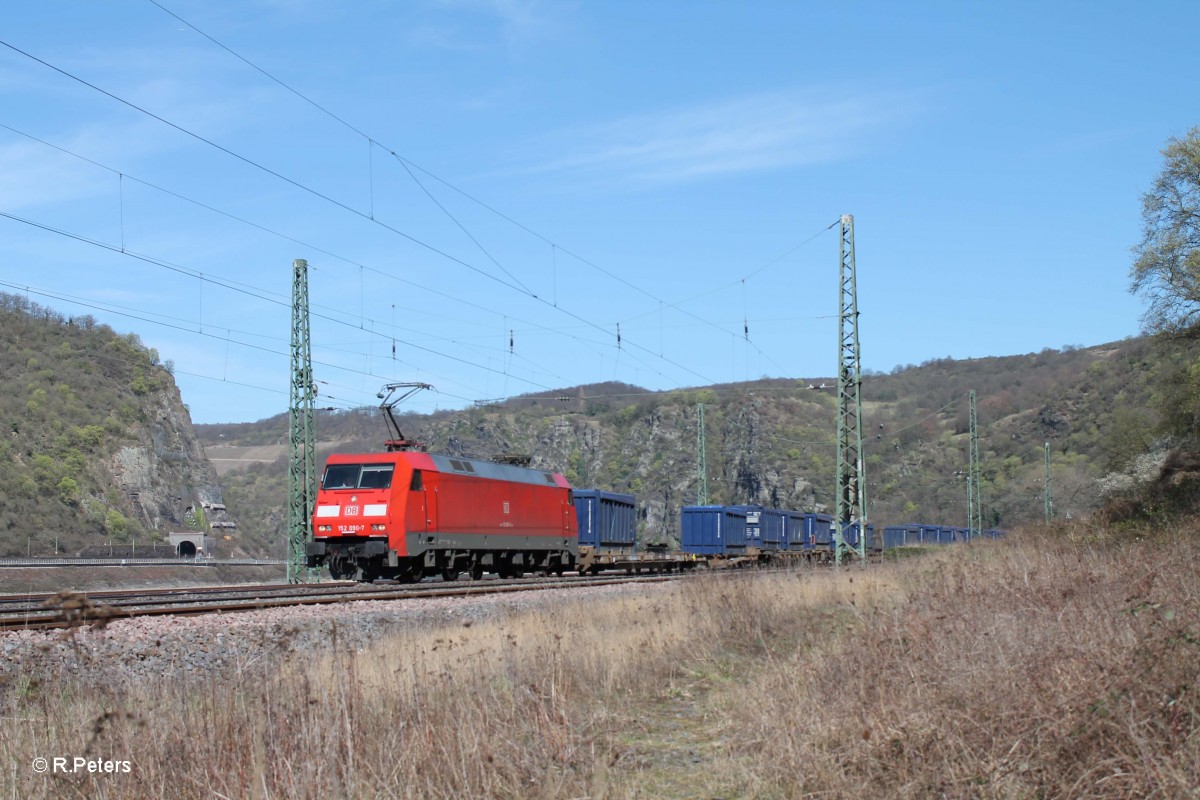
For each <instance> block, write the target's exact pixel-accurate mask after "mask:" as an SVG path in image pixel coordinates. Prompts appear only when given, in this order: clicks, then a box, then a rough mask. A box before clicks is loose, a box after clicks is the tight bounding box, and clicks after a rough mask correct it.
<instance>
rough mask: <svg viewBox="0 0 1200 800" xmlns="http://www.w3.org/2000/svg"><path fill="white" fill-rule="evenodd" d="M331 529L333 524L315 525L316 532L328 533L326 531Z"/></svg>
mask: <svg viewBox="0 0 1200 800" xmlns="http://www.w3.org/2000/svg"><path fill="white" fill-rule="evenodd" d="M331 530H333V526H332V525H318V526H317V532H318V533H328V532H329V531H331Z"/></svg>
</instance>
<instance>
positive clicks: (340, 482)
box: [321, 464, 395, 489]
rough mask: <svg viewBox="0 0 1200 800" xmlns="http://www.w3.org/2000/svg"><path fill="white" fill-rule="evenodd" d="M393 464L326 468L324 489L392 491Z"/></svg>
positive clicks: (322, 486) (344, 465)
mask: <svg viewBox="0 0 1200 800" xmlns="http://www.w3.org/2000/svg"><path fill="white" fill-rule="evenodd" d="M394 469H395V467H394V465H392V464H331V465H329V466H328V467H326V468H325V479H324V480H323V481H322V482H321V488H322V489H390V488H391V486H392V471H393V470H394Z"/></svg>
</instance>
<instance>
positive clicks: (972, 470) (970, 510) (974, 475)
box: [967, 389, 983, 538]
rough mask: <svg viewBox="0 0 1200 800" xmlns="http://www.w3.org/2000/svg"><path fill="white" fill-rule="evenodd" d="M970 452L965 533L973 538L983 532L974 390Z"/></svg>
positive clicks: (973, 394)
mask: <svg viewBox="0 0 1200 800" xmlns="http://www.w3.org/2000/svg"><path fill="white" fill-rule="evenodd" d="M970 425H971V427H970V430H971V438H970V442H971V452H970V461H969V463H968V465H967V531H968V534H969V535H970V536H971V537H972V538H974V537H976V536H978V535H979V533H980V531H982V530H983V499H982V495H981V494H980V491H979V489H980V479H979V418H978V417H977V416H976V415H975V390H974V389H972V390H971V423H970Z"/></svg>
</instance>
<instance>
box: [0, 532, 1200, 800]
mask: <svg viewBox="0 0 1200 800" xmlns="http://www.w3.org/2000/svg"><path fill="white" fill-rule="evenodd" d="M1198 553H1200V546H1198V545H1197V543H1196V539H1195V538H1189V539H1179V540H1173V541H1170V540H1169V541H1158V542H1152V543H1150V542H1142V543H1136V544H1132V545H1122V546H1116V545H1111V544H1109V545H1103V546H1097V545H1084V544H1078V543H1072V542H1070V541H1067V540H1063V539H1059V540H1057V541H1055V542H1050V541H1048V540H1046V539H1035V538H1032V537H1030V538H1028V539H1026V540H1024V541H1019V542H1013V543H1010V544H1001V545H998V546H986V547H977V548H959V549H952V548H951V549H947V550H945V551H944V552H939V553H936V554H933V555H930V556H927V557H923V558H919V559H909V560H906V561H905V562H903V563H898V564H891V565H888V566H885V567H878V568H871V569H869V570H863V569H859V568H851V569H848V570H844V571H842V572H840V573H834V572H833V571H815V572H811V571H810V572H802V573H762V574H745V575H734V576H727V577H719V576H713V577H709V578H705V579H701V580H698V581H693V582H689V583H687V584H685V585H682V586H673V587H670V588H666V589H659V590H654V591H652V592H649V593H648V594H646V595H645V596H638V597H630V596H625V597H620V598H614V599H611V600H606V601H603V602H589V603H587V604H572V605H571V606H568V607H564V608H560V609H556V610H553V611H549V610H543V611H531V612H528V613H520V614H513V615H511V616H508V617H505V618H497V619H494V620H491V621H485V622H478V623H475V624H473V625H459V626H456V627H443V628H439V629H436V630H423V631H413V632H410V633H405V634H400V635H396V636H394V637H391V638H389V639H388V640H387V641H383V642H379V643H378V644H376V645H374V646H372V647H370V648H367V649H365V650H362V651H361V652H354V651H350V650H349V649H348V648H345V647H343V646H341V645H338V644H336V643H335V644H334V646H333V647H332V649H331V650H330V651H329V652H325V653H320V654H311V655H308V656H297V657H295V658H293V659H292V660H291V661H289V662H288V663H286V664H285V665H283V667H282V668H281V669H279V670H278V671H276V672H274V673H273V675H272V677H271V678H269V679H267V680H263V679H261V678H252V677H250V676H249V675H246V676H242V677H237V676H226V679H225V680H224V681H222V682H221V683H219V684H218V683H213V684H210V685H207V686H204V687H201V689H200V690H199V691H196V690H195V687H185V686H178V685H162V684H159V683H156V684H149V683H146V682H141V683H135V684H131V685H129V686H127V687H124V688H121V689H115V690H108V691H105V692H101V693H96V692H84V691H83V690H82V689H81V688H80V687H79V686H75V685H72V684H69V683H68V684H62V685H56V686H54V687H53V688H50V687H48V686H47V685H46V684H45V683H43V684H42V687H41V689H40V690H38V691H22V690H20V687H18V688H15V689H10V691H9V692H8V695H7V697H6V698H5V710H4V711H3V714H4V720H3V721H2V722H0V753H2V754H3V756H4V761H2V762H0V769H3V770H5V773H0V785H3V784H5V783H7V784H9V786H10V787H11V789H10V790H9V791H5V792H3V793H0V797H9V796H12V797H37V796H52V797H60V796H62V797H72V796H75V797H112V798H126V797H130V798H132V797H162V796H172V797H179V798H190V797H229V798H243V797H271V798H308V797H312V798H317V797H352V798H368V797H371V798H374V797H381V798H387V797H431V798H443V797H444V798H451V797H453V798H468V797H497V798H526V797H528V798H569V797H578V798H585V797H589V798H591V797H595V798H599V797H611V798H632V797H677V798H689V797H725V798H732V797H763V798H791V797H851V796H860V797H861V796H866V797H903V798H908V797H911V798H925V797H998V798H999V797H1003V798H1009V797H1013V798H1024V797H1073V798H1074V797H1078V798H1084V797H1164V798H1176V797H1196V796H1200V795H1198V794H1197V792H1196V787H1197V786H1200V703H1198V701H1197V697H1196V692H1197V688H1198V687H1197V679H1198V678H1200V570H1198V561H1200V558H1198ZM330 637H331V640H334V638H335V637H336V631H331V632H330ZM52 753H62V754H72V755H75V754H80V755H88V756H91V757H102V758H117V759H120V758H129V759H131V760H132V761H133V770H132V772H131V773H130V774H129V775H118V776H111V775H104V776H94V775H93V776H75V777H66V778H64V777H61V776H60V777H56V778H46V777H41V776H37V775H34V774H33V772H32V770H31V768H30V767H29V761H30V759H31V758H32V757H33V756H34V755H38V754H52ZM5 762H7V764H8V766H5Z"/></svg>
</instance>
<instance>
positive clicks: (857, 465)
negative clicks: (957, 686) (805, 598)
mask: <svg viewBox="0 0 1200 800" xmlns="http://www.w3.org/2000/svg"><path fill="white" fill-rule="evenodd" d="M840 242H841V244H840V248H839V249H840V255H841V258H840V262H841V263H840V277H839V280H838V308H839V310H840V313H839V323H838V412H837V413H838V421H837V442H838V446H837V495H836V496H837V502H836V511H835V515H834V524H833V548H834V558H835V559H836V561H837V563H839V564H840V563H841V562H842V556H843V555H844V554H845V551H847V550H851V549H855V550H856V551H857V553H858V555H859V557H860V558H865V557H866V541H867V473H866V465H865V463H864V460H863V436H862V368H861V367H862V361H861V351H860V349H859V346H858V277H857V275H856V269H855V263H854V217H853V216H852V215H850V214H843V215H842V219H841V239H840ZM855 525H857V526H858V547H857V548H852V547H850V546H849V545H848V544H847V534H848V533H849V532H850V529H851V527H852V526H855Z"/></svg>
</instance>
